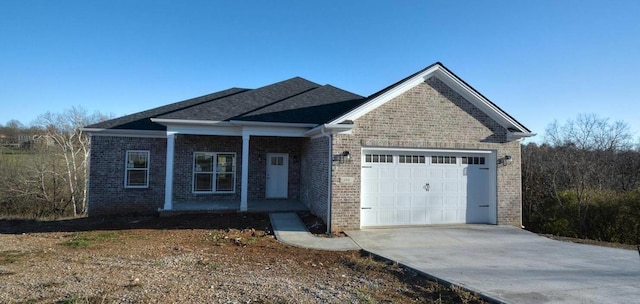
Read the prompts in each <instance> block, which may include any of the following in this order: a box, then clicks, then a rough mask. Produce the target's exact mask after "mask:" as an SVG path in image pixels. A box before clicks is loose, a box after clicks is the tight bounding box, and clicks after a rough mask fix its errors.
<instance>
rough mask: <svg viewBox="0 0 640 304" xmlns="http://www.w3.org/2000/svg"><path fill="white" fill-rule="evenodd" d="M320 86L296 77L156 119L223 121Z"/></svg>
mask: <svg viewBox="0 0 640 304" xmlns="http://www.w3.org/2000/svg"><path fill="white" fill-rule="evenodd" d="M319 86H320V85H319V84H317V83H313V82H311V81H308V80H306V79H303V78H300V77H295V78H291V79H289V80H285V81H281V82H277V83H274V84H271V85H267V86H264V87H261V88H258V89H255V90H250V91H246V92H243V93H242V94H237V95H233V96H229V97H227V98H222V99H217V100H212V101H211V102H207V103H203V104H199V105H197V106H194V107H190V108H186V109H183V110H180V111H175V112H172V113H168V114H165V115H160V116H158V118H163V119H190V120H211V121H225V120H230V119H232V118H234V117H236V116H240V115H243V114H245V113H247V112H251V111H253V110H255V109H259V108H262V107H265V106H268V105H271V104H274V103H277V102H279V101H282V100H285V99H287V98H290V97H292V96H295V95H298V94H301V93H304V92H307V91H310V90H313V89H315V88H317V87H319Z"/></svg>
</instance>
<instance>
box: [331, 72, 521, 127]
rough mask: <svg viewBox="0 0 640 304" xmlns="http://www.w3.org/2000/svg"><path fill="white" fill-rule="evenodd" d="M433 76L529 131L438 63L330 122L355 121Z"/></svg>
mask: <svg viewBox="0 0 640 304" xmlns="http://www.w3.org/2000/svg"><path fill="white" fill-rule="evenodd" d="M431 77H437V78H438V79H440V80H441V81H442V82H444V83H445V84H447V85H448V86H449V87H450V88H451V89H453V90H454V91H456V93H458V94H460V95H461V96H462V97H464V98H465V99H466V100H468V101H469V102H471V103H472V104H473V105H475V106H476V107H478V108H479V109H480V110H481V111H483V112H484V113H485V114H487V115H488V116H489V117H491V118H492V119H494V120H495V121H496V122H498V123H499V124H500V125H501V126H503V127H504V128H505V129H508V128H515V129H517V130H519V131H521V133H529V132H528V131H527V129H526V128H525V127H524V126H522V125H521V124H519V123H518V122H517V121H515V120H514V119H512V118H511V117H509V115H507V114H506V113H504V112H503V111H502V110H500V109H499V108H498V107H496V106H495V105H494V104H492V103H491V102H490V101H489V100H487V99H486V98H484V97H482V95H480V94H479V93H477V92H476V91H475V90H474V89H472V88H471V87H469V86H468V85H467V84H465V83H464V82H463V81H462V80H460V79H458V77H456V76H455V75H453V74H451V73H450V72H449V71H447V69H445V68H444V67H442V66H441V65H439V64H436V65H434V66H433V67H431V68H429V69H427V70H425V71H423V72H422V73H420V74H418V75H415V76H414V77H412V78H410V79H407V80H405V81H404V82H402V83H400V84H398V85H397V86H396V87H394V88H392V89H390V90H389V91H387V92H385V93H383V94H381V95H380V96H378V97H376V98H374V99H372V100H370V101H368V102H366V103H365V104H363V105H361V106H359V107H357V108H355V109H353V110H352V111H350V112H349V113H347V114H345V115H342V116H340V117H338V118H336V119H334V120H333V121H331V122H329V124H337V123H340V122H342V121H345V120H354V121H355V120H356V119H358V118H360V117H362V116H363V115H365V114H367V113H369V112H370V111H372V110H374V109H376V108H378V107H379V106H381V105H383V104H385V103H386V102H388V101H390V100H392V99H393V98H395V97H398V96H400V95H401V94H403V93H405V92H406V91H408V90H409V89H411V88H413V87H415V86H417V85H419V84H421V83H423V82H424V81H426V80H427V79H429V78H431Z"/></svg>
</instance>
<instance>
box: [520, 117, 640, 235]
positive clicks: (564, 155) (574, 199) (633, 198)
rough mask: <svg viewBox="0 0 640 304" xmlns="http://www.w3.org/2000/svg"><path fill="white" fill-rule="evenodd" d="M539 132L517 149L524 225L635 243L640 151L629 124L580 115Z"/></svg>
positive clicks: (639, 205)
mask: <svg viewBox="0 0 640 304" xmlns="http://www.w3.org/2000/svg"><path fill="white" fill-rule="evenodd" d="M544 136H545V137H544V142H543V143H542V144H540V145H538V144H535V143H530V144H527V145H524V146H523V147H522V159H523V161H522V177H523V221H524V225H525V227H526V229H528V230H531V231H534V232H539V233H549V234H555V235H562V236H569V237H578V238H588V239H595V240H601V241H609V242H619V243H627V244H638V243H639V241H640V150H639V147H638V143H637V142H634V139H633V138H632V136H631V134H630V132H629V129H628V126H627V125H626V124H625V123H623V122H613V123H611V122H609V120H607V119H602V118H599V117H597V116H596V115H580V116H578V118H577V119H576V120H570V121H568V122H567V123H565V124H564V125H560V124H558V123H554V124H551V125H550V126H549V127H548V128H547V130H546V133H545V135H544Z"/></svg>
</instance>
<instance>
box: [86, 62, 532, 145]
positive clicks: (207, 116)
mask: <svg viewBox="0 0 640 304" xmlns="http://www.w3.org/2000/svg"><path fill="white" fill-rule="evenodd" d="M431 77H437V78H438V79H440V80H441V81H442V82H444V83H445V84H446V85H447V86H449V87H450V88H451V89H453V90H454V91H456V92H457V93H458V94H460V95H461V96H462V97H464V98H465V99H466V100H467V101H469V102H470V103H472V104H473V105H474V106H476V107H477V108H478V109H480V110H481V111H483V112H484V113H485V114H487V115H488V116H489V117H491V118H492V119H493V120H495V121H496V122H497V123H498V124H500V125H501V126H503V127H504V128H505V129H506V130H507V138H508V140H513V139H518V138H523V137H529V136H533V135H535V134H534V133H531V131H530V130H529V129H527V128H526V127H525V126H524V125H522V124H521V123H519V122H518V121H517V120H515V118H513V117H512V116H511V115H509V114H508V113H506V112H505V111H504V110H502V109H501V108H500V107H498V106H497V105H496V104H494V103H493V102H492V101H490V100H489V99H488V98H486V97H485V96H484V95H482V94H481V93H480V92H478V91H477V90H475V89H474V88H473V87H471V86H470V85H469V84H467V83H466V82H465V81H463V80H462V79H461V78H459V77H458V76H457V75H455V74H454V73H453V72H451V71H450V70H449V69H447V68H446V67H445V66H444V65H442V64H441V63H440V62H436V63H434V64H432V65H429V66H427V67H426V68H424V69H422V70H420V71H418V72H416V73H414V74H412V75H409V76H408V77H406V78H404V79H402V80H400V81H398V82H396V83H394V84H392V85H390V86H388V87H386V88H384V89H382V90H380V91H378V92H376V93H374V94H372V95H370V96H369V97H367V98H364V97H362V96H360V95H357V94H354V93H351V92H348V91H345V90H342V89H339V88H336V87H334V86H331V85H323V86H322V85H319V84H317V83H314V82H311V81H309V80H306V79H304V78H301V77H294V78H291V79H288V80H284V81H281V82H277V83H274V84H270V85H267V86H263V87H260V88H257V89H242V88H231V89H227V90H223V91H219V92H216V93H212V94H208V95H204V96H200V97H196V98H192V99H187V100H184V101H180V102H176V103H173V104H170V105H166V106H162V107H158V108H154V109H151V110H147V111H142V112H139V113H135V114H131V115H127V116H123V117H119V118H115V119H112V120H108V121H104V122H100V123H97V124H93V125H90V126H87V127H86V128H85V129H86V130H87V131H101V130H104V129H109V130H135V131H144V132H146V131H151V132H161V131H166V130H167V127H166V124H173V123H177V124H180V123H191V124H208V125H210V124H216V123H220V122H230V123H232V124H237V123H240V124H250V123H267V124H290V125H291V124H301V125H306V126H307V127H314V128H313V129H312V130H309V131H308V132H306V134H315V133H318V132H321V130H319V128H324V129H327V130H328V129H331V133H335V132H343V131H348V130H350V129H351V128H353V121H354V120H356V119H357V118H359V117H361V116H363V115H365V114H366V113H368V112H370V111H372V110H373V109H375V108H377V107H379V106H381V105H383V104H385V103H386V102H388V101H390V100H392V99H393V98H395V97H397V96H399V95H401V94H402V93H404V92H406V91H408V90H409V89H411V88H413V87H415V86H417V85H419V84H421V83H423V82H424V81H426V80H427V79H429V78H431Z"/></svg>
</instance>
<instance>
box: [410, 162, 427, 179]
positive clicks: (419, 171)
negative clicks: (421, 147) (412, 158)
mask: <svg viewBox="0 0 640 304" xmlns="http://www.w3.org/2000/svg"><path fill="white" fill-rule="evenodd" d="M411 178H413V179H414V180H416V179H417V180H424V181H425V182H426V181H427V179H428V178H429V174H428V172H427V166H425V165H421V166H412V168H411Z"/></svg>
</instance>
